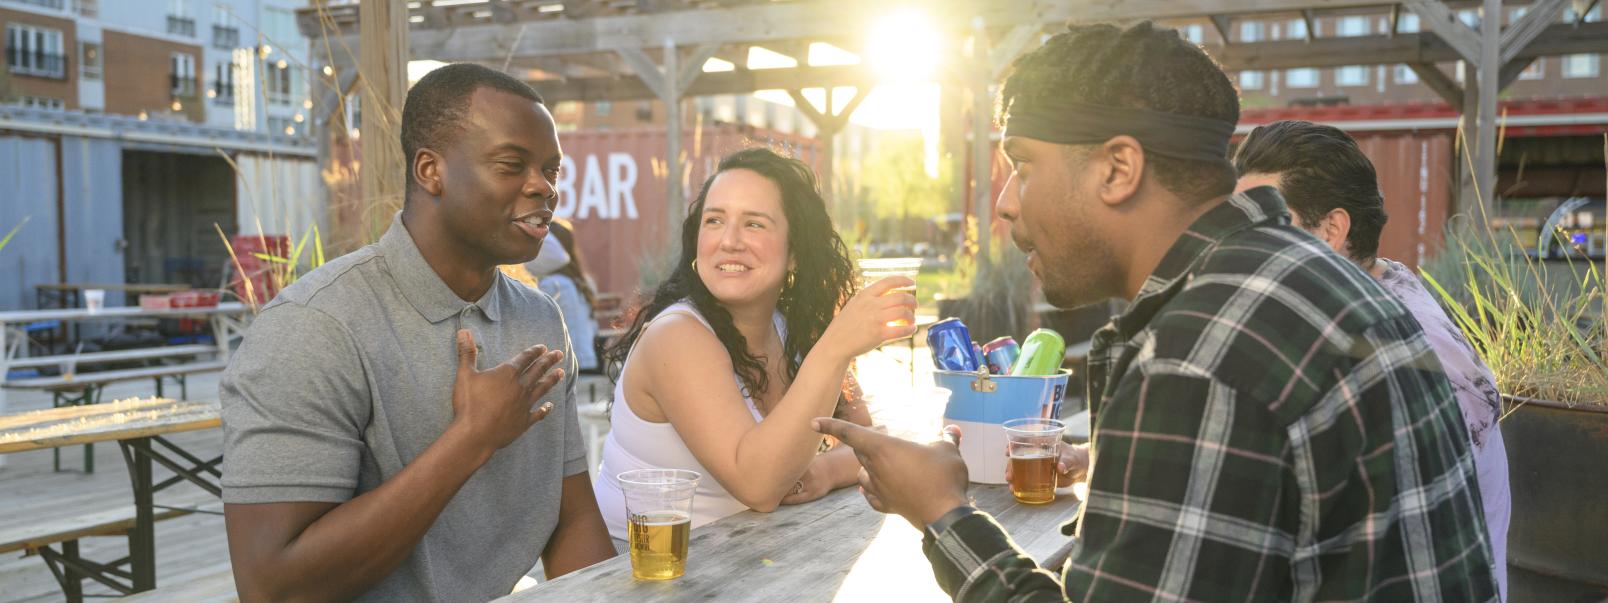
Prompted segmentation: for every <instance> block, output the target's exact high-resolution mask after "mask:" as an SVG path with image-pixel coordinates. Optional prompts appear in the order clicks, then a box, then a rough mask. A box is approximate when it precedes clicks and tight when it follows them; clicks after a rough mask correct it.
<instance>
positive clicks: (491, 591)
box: [220, 64, 614, 601]
mask: <svg viewBox="0 0 1608 603" xmlns="http://www.w3.org/2000/svg"><path fill="white" fill-rule="evenodd" d="M402 146H403V151H404V153H405V154H406V156H407V157H409V158H410V165H409V168H410V169H409V178H408V191H407V201H406V204H405V206H404V209H403V211H402V212H401V213H400V214H398V216H397V218H396V219H395V220H394V221H393V222H392V224H391V227H390V230H388V231H387V232H386V233H385V235H384V236H383V237H382V238H381V239H380V241H379V242H378V243H376V244H374V245H370V246H368V247H365V248H363V249H361V250H358V251H356V252H353V253H351V254H348V255H346V256H344V257H341V258H339V259H336V260H335V261H332V262H330V263H329V264H327V265H325V266H323V267H320V268H319V269H317V270H314V271H313V272H312V273H310V274H308V275H306V276H304V277H302V278H301V279H300V280H298V281H297V282H296V283H295V284H293V285H291V286H290V287H287V288H286V289H285V290H284V291H283V292H281V293H280V294H279V296H278V297H276V298H275V299H274V300H273V301H272V302H271V303H269V304H268V305H267V306H266V307H265V308H264V309H263V311H262V312H261V314H260V315H259V316H258V317H257V319H256V322H255V323H254V324H253V325H252V327H251V330H250V331H249V332H248V333H247V335H246V339H245V343H244V344H243V345H242V346H241V348H240V351H239V353H238V354H236V355H235V356H234V358H233V360H232V362H231V364H230V367H229V369H228V371H227V372H226V373H225V374H224V378H223V382H222V385H221V388H220V389H221V391H220V396H221V398H222V402H223V427H224V438H225V439H224V470H223V471H224V473H223V475H224V478H223V486H224V503H225V507H224V513H225V518H226V522H227V526H228V534H229V551H230V555H231V556H232V561H233V565H234V571H235V582H236V585H237V586H238V588H239V592H240V596H241V598H242V599H244V600H247V601H253V600H279V599H309V600H345V599H353V598H357V599H362V600H372V601H415V600H416V601H460V600H461V601H485V600H488V599H491V598H494V597H498V596H501V595H505V594H507V593H508V592H509V591H510V590H511V589H512V588H513V586H514V584H515V582H517V581H518V579H519V578H520V576H522V575H524V573H525V572H526V571H528V570H529V569H530V568H531V567H532V566H533V565H534V564H535V563H536V560H537V558H538V556H539V557H540V558H541V560H542V564H543V567H544V568H545V570H546V572H547V575H548V576H549V577H555V576H558V575H561V574H563V573H566V572H568V571H572V570H575V569H579V568H582V567H585V566H587V565H591V564H592V563H595V562H597V561H601V560H603V559H606V558H608V557H610V556H613V555H614V549H613V546H612V543H611V541H610V540H609V538H608V533H607V531H606V529H605V528H604V524H603V520H602V517H601V516H600V515H599V514H598V509H597V502H596V500H594V499H593V497H592V486H591V484H590V481H589V479H588V477H587V473H586V454H585V449H584V446H583V443H582V441H581V434H580V428H579V424H578V422H577V417H576V408H575V382H574V376H573V375H574V370H573V362H571V361H570V360H569V353H568V352H569V342H568V336H567V335H566V332H565V328H564V324H563V320H562V318H561V315H560V314H559V311H558V307H557V306H556V305H555V304H554V303H553V302H552V300H551V299H549V298H547V297H546V296H543V295H541V294H540V293H538V292H536V291H534V290H532V289H529V288H526V287H525V286H523V285H521V284H519V283H517V282H515V281H513V280H510V279H509V278H507V277H505V276H503V275H502V274H501V273H500V272H498V270H497V266H498V265H502V264H517V263H522V262H525V261H528V260H530V259H531V258H534V257H535V256H536V254H537V252H538V251H539V250H540V248H541V241H542V238H543V237H545V236H546V234H547V222H548V221H549V220H550V219H551V218H552V208H553V206H554V203H555V201H556V199H557V193H556V192H555V189H554V187H553V182H554V180H555V179H556V178H557V175H558V166H559V160H560V151H559V145H558V137H557V134H556V133H555V128H554V125H553V120H552V116H551V115H550V114H549V113H548V112H547V109H546V108H545V107H544V106H543V105H542V102H541V98H540V97H539V96H537V95H536V93H535V92H533V91H532V90H531V89H530V88H529V87H528V86H526V85H525V84H523V83H521V82H519V81H517V80H514V79H513V78H510V77H509V76H507V75H505V74H503V73H501V72H497V71H493V70H490V69H487V68H484V67H479V66H475V65H467V64H459V65H450V66H447V67H443V68H441V69H438V70H436V71H434V72H432V73H431V74H429V75H427V76H426V77H424V78H423V79H421V80H420V81H419V82H418V84H416V85H415V86H414V88H413V89H412V90H411V91H410V92H409V93H408V98H407V103H406V105H405V107H404V109H403V114H402ZM466 300H467V301H466ZM503 359H509V360H508V361H507V362H503V363H502V364H497V362H498V361H499V360H503ZM561 361H562V362H563V363H564V365H563V366H564V367H566V368H559V367H558V364H559V363H560V362H561ZM555 386H557V387H555ZM548 415H552V416H548ZM543 419H545V420H543Z"/></svg>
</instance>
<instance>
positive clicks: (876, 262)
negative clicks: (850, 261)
mask: <svg viewBox="0 0 1608 603" xmlns="http://www.w3.org/2000/svg"><path fill="white" fill-rule="evenodd" d="M921 262H922V259H921V258H873V259H863V260H860V261H859V262H858V264H859V266H860V288H861V289H864V288H866V287H869V286H871V283H875V282H877V281H880V280H882V279H885V278H888V277H890V276H904V277H909V278H910V280H915V279H916V274H917V273H919V272H921ZM895 292H904V293H909V294H911V295H915V294H916V286H915V285H910V286H908V287H899V288H896V289H890V290H889V291H888V293H887V294H888V295H892V294H893V293H895ZM903 323H904V321H902V320H900V321H894V322H891V323H888V324H889V326H896V325H901V324H903Z"/></svg>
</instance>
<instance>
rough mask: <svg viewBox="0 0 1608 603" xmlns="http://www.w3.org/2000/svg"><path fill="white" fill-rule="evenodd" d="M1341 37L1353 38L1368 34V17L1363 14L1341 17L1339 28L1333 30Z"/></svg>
mask: <svg viewBox="0 0 1608 603" xmlns="http://www.w3.org/2000/svg"><path fill="white" fill-rule="evenodd" d="M1335 33H1336V35H1338V36H1340V37H1342V38H1355V37H1358V36H1366V35H1368V18H1367V17H1363V16H1350V17H1342V18H1341V19H1340V29H1339V30H1338V31H1337V32H1335Z"/></svg>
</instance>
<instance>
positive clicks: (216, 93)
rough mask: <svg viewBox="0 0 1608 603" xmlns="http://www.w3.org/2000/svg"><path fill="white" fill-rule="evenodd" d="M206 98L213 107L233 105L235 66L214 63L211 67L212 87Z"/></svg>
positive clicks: (208, 90)
mask: <svg viewBox="0 0 1608 603" xmlns="http://www.w3.org/2000/svg"><path fill="white" fill-rule="evenodd" d="M207 96H208V97H210V98H211V99H212V104H214V105H225V106H227V105H233V104H234V99H235V66H234V64H233V63H216V64H214V65H213V66H212V86H211V87H210V88H208V89H207Z"/></svg>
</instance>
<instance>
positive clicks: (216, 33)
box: [212, 25, 240, 50]
mask: <svg viewBox="0 0 1608 603" xmlns="http://www.w3.org/2000/svg"><path fill="white" fill-rule="evenodd" d="M239 46H240V28H238V27H226V26H223V25H213V26H212V47H213V48H216V49H218V50H233V49H234V48H236V47H239Z"/></svg>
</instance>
